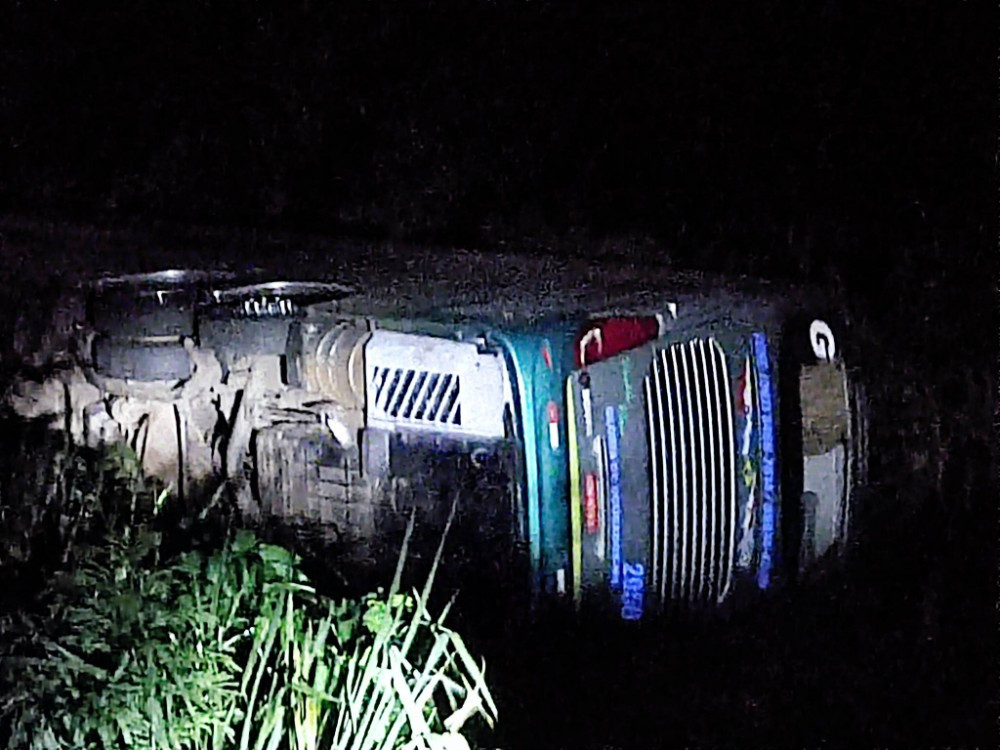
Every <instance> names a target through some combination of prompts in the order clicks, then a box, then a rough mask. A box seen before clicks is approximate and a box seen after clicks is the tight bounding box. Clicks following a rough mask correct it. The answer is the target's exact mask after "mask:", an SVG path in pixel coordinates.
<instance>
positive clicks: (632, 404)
mask: <svg viewBox="0 0 1000 750" xmlns="http://www.w3.org/2000/svg"><path fill="white" fill-rule="evenodd" d="M410 260H411V261H412V259H410ZM519 263H521V261H517V260H516V259H515V260H512V259H511V258H509V257H508V258H504V259H502V260H499V259H494V258H490V257H489V256H480V255H474V254H468V253H467V254H464V255H462V256H461V257H452V256H449V258H448V259H446V260H445V259H442V258H441V257H440V256H437V257H430V256H428V257H427V258H424V259H418V260H417V261H416V262H415V263H412V262H410V263H408V264H407V267H408V269H409V270H408V271H407V273H399V272H398V271H391V272H386V273H385V274H384V278H382V279H381V280H379V279H375V278H373V277H371V276H368V277H366V276H365V272H364V271H358V272H357V278H348V279H347V281H346V282H345V281H344V278H345V277H349V276H350V274H348V273H346V272H345V273H344V274H338V279H337V281H329V280H315V279H309V280H305V281H285V280H274V279H273V278H272V277H261V275H260V274H257V275H255V276H253V277H248V276H247V275H246V274H243V275H233V274H220V273H208V272H201V271H166V272H157V273H149V274H138V275H128V276H114V277H103V278H100V279H97V280H93V281H87V282H84V283H80V284H77V285H76V286H74V287H73V289H71V290H69V291H68V293H67V300H69V301H68V302H66V303H65V304H64V305H63V306H62V307H61V314H60V315H59V316H57V318H56V319H55V321H56V323H55V328H56V329H57V330H55V331H54V332H53V333H52V334H51V335H49V336H47V337H46V338H45V341H46V342H47V346H48V348H49V350H50V351H48V352H47V353H44V354H43V355H42V358H46V361H48V362H50V364H51V363H56V365H57V367H56V368H55V369H54V370H52V369H50V373H51V374H50V375H49V376H48V378H47V379H46V380H42V381H40V382H39V381H32V380H22V381H21V382H19V383H18V384H17V385H16V387H15V388H14V389H13V390H12V391H11V393H10V394H9V395H8V401H9V404H10V405H12V406H13V407H14V409H15V410H16V411H18V412H19V413H21V414H23V415H25V416H39V415H40V414H47V415H50V416H51V417H52V418H53V422H54V423H55V424H58V425H67V426H69V429H70V430H71V431H72V433H73V436H74V439H75V440H78V441H79V442H80V443H86V444H89V445H92V446H97V445H100V444H106V443H110V442H116V441H125V442H128V443H129V444H130V445H131V446H132V447H133V448H135V450H136V452H137V453H138V454H139V455H140V457H141V459H142V462H143V466H144V468H145V470H146V471H147V472H148V473H150V474H152V475H155V476H157V477H160V478H161V479H163V480H165V481H168V482H170V483H171V484H172V486H173V487H174V491H175V494H176V495H177V496H179V497H181V498H185V497H193V496H194V495H195V493H196V491H197V490H198V489H199V488H206V487H216V486H220V485H224V486H225V487H227V488H228V489H229V490H230V491H231V492H232V497H233V498H235V501H236V503H237V505H238V508H239V510H240V512H241V513H242V514H243V515H245V516H246V517H247V518H249V519H253V520H255V521H257V522H265V523H268V522H269V523H277V524H279V525H280V526H282V527H284V528H290V529H295V530H297V531H298V532H299V533H302V534H318V535H319V536H320V537H321V538H322V539H323V540H324V543H325V549H327V550H329V551H331V554H337V555H339V558H338V559H339V560H340V562H339V563H338V564H349V565H353V566H358V567H359V568H365V567H367V568H370V569H384V568H386V567H387V566H388V567H389V568H391V565H392V564H394V562H395V551H396V550H398V544H399V540H400V538H401V536H402V533H403V529H404V528H405V526H406V523H407V520H408V519H409V518H410V517H411V516H414V517H415V519H416V528H417V536H416V537H415V542H414V543H415V545H416V547H417V548H420V547H421V545H423V546H424V547H427V546H428V545H433V543H435V542H436V540H437V538H438V536H439V534H440V532H441V529H442V528H443V526H444V524H445V521H446V519H447V517H448V515H449V511H450V509H451V507H452V504H453V503H455V507H456V508H457V510H456V513H457V515H456V523H457V524H458V526H459V528H460V529H461V531H460V532H459V535H458V536H459V538H460V539H461V540H463V541H462V542H461V544H462V545H464V546H463V547H462V548H463V550H464V551H463V554H462V555H461V557H462V558H463V559H462V560H461V561H460V562H455V563H454V564H455V565H463V566H465V567H466V568H468V570H469V571H470V576H471V578H470V580H472V579H475V576H476V574H478V573H482V572H483V571H491V574H490V575H486V576H485V577H484V578H483V579H482V580H481V581H480V582H479V583H477V584H475V585H477V586H486V587H488V586H490V585H493V583H490V581H493V582H494V583H496V582H497V581H502V582H504V583H503V585H507V586H511V585H515V587H521V588H519V590H522V589H523V591H524V592H525V593H527V594H529V595H530V596H532V597H533V598H534V600H536V601H557V602H560V601H561V602H564V603H565V604H566V606H573V607H576V608H577V609H581V610H585V611H587V610H590V611H598V612H602V613H606V614H607V613H610V614H611V615H613V616H614V617H616V618H617V617H621V618H624V619H628V620H636V619H640V618H643V617H644V616H647V615H649V614H651V613H658V612H663V611H672V610H676V609H683V610H686V611H690V610H706V609H709V610H716V609H720V608H721V609H724V608H727V607H732V606H738V605H739V604H740V603H741V602H743V601H746V600H749V599H752V598H753V597H754V596H758V595H759V594H760V592H762V591H766V590H768V589H770V588H772V587H774V586H775V585H776V584H780V583H781V582H782V581H784V580H788V579H789V578H794V577H795V576H797V575H799V574H800V573H801V572H803V571H806V570H808V569H810V568H811V567H813V566H815V565H822V564H823V561H824V560H825V559H827V558H830V557H833V556H836V555H837V554H838V552H839V551H840V550H843V549H844V546H845V544H846V543H847V540H848V539H849V537H850V534H851V529H852V518H853V516H854V514H855V511H856V508H855V505H854V501H855V498H856V497H857V496H858V490H859V489H860V488H861V487H862V486H863V484H864V482H865V481H866V473H867V468H866V467H867V437H866V436H867V417H866V406H865V398H864V393H863V387H862V383H861V380H860V379H859V377H858V375H857V369H856V367H855V365H856V359H857V355H856V353H855V352H853V351H852V349H851V342H850V329H849V321H848V320H847V319H846V318H845V317H844V315H843V311H842V309H841V308H839V307H838V306H837V305H836V304H834V303H833V302H831V301H830V300H829V299H827V298H825V297H823V296H821V295H820V294H819V293H818V292H817V291H816V290H808V291H805V290H802V289H786V288H778V287H774V286H771V285H768V284H763V283H756V282H754V283H750V282H746V281H740V282H734V281H732V280H725V279H709V278H708V277H705V276H700V275H691V274H677V273H674V272H670V271H663V272H652V271H650V270H649V269H642V270H640V271H636V269H634V268H633V269H632V270H631V273H632V276H631V277H630V276H629V273H630V272H629V270H628V269H625V270H623V271H622V272H620V273H619V272H615V275H614V282H615V283H614V284H610V283H608V281H607V278H608V276H607V274H608V270H607V269H606V268H604V269H602V268H593V267H589V268H582V267H575V266H573V264H571V263H560V262H557V261H552V260H548V261H537V260H530V259H524V260H523V265H519ZM532 263H534V264H536V265H535V266H532V265H531V264H532ZM512 278H514V279H515V281H513V282H512V281H511V279H512ZM498 280H503V281H498ZM484 581H485V582H484ZM512 581H513V583H512ZM522 585H523V586H522ZM486 595H488V592H487V593H486Z"/></svg>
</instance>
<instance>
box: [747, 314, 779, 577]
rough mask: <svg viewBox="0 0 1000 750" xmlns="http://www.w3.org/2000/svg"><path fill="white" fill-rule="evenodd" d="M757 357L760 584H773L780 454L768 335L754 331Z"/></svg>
mask: <svg viewBox="0 0 1000 750" xmlns="http://www.w3.org/2000/svg"><path fill="white" fill-rule="evenodd" d="M753 350H754V359H755V364H756V367H757V386H758V391H759V393H760V446H761V461H760V469H761V471H760V473H761V491H762V495H763V507H762V509H761V554H760V566H759V567H758V569H757V587H758V588H761V589H766V588H767V587H768V586H770V585H771V569H772V567H773V566H774V538H775V529H776V528H777V525H778V515H779V509H778V454H777V447H776V436H775V424H774V383H773V381H772V378H771V360H770V352H769V348H768V343H767V337H766V336H765V335H764V334H763V333H754V334H753Z"/></svg>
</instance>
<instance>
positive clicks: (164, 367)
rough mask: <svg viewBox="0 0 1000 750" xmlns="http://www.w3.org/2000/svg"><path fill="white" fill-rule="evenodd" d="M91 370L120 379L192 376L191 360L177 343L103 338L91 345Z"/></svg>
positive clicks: (144, 380) (155, 379) (172, 378)
mask: <svg viewBox="0 0 1000 750" xmlns="http://www.w3.org/2000/svg"><path fill="white" fill-rule="evenodd" d="M94 369H95V370H96V371H97V372H98V373H99V374H101V375H103V376H105V377H109V378H118V379H120V380H126V379H127V380H138V381H141V382H144V383H148V382H154V381H164V380H166V381H171V380H185V379H187V378H189V377H191V373H192V369H191V357H190V356H189V355H188V352H187V350H186V349H185V348H184V345H183V344H181V343H180V342H176V343H175V342H170V343H149V342H142V341H130V340H122V339H116V338H108V337H102V338H98V339H97V340H96V341H95V342H94Z"/></svg>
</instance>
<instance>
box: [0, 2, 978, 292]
mask: <svg viewBox="0 0 1000 750" xmlns="http://www.w3.org/2000/svg"><path fill="white" fill-rule="evenodd" d="M6 5H7V7H6V10H5V11H3V12H2V15H0V82H2V88H0V122H2V123H3V126H2V134H3V138H2V141H0V155H2V157H0V158H2V160H3V161H2V163H0V200H2V201H3V202H4V203H5V204H6V205H7V207H9V208H12V209H31V210H33V211H35V210H38V209H39V208H45V209H51V210H54V211H59V212H62V213H65V212H72V213H76V214H78V215H81V216H85V217H87V218H88V220H93V218H94V217H95V216H97V215H100V216H104V217H135V216H140V217H144V218H149V217H159V218H172V219H177V220H182V221H191V222H197V223H207V224H220V223H222V224H237V225H241V226H248V225H254V226H256V225H262V226H281V227H286V228H296V229H306V228H308V229H316V230H321V231H324V232H333V233H350V234H353V235H356V236H377V237H393V238H408V239H414V240H418V241H426V240H436V241H441V242H444V243H449V244H479V245H490V244H496V243H497V242H498V241H499V240H505V239H510V240H516V239H518V238H520V237H521V236H524V235H527V236H534V237H537V236H538V235H540V234H543V233H554V234H558V235H565V234H567V233H571V232H575V233H586V234H588V235H591V236H604V235H607V234H609V233H621V232H643V233H648V234H650V235H652V236H654V237H655V238H656V239H658V240H660V241H661V242H662V243H663V244H664V245H666V246H673V247H674V248H675V251H676V252H679V253H684V252H687V253H688V254H691V255H703V254H704V252H705V248H706V247H708V246H713V245H717V244H725V245H726V246H727V247H728V248H732V249H735V250H738V251H739V252H741V253H743V254H748V255H753V256H766V259H768V260H771V261H773V262H774V264H775V265H789V264H793V265H794V264H797V263H798V262H799V260H800V258H802V256H803V254H804V253H805V254H808V255H809V256H810V257H815V258H818V259H822V258H824V257H825V256H826V255H829V254H830V253H831V252H833V251H836V252H837V253H838V254H841V255H845V254H846V256H847V258H848V259H849V260H851V261H853V260H856V259H859V258H862V257H863V258H864V259H865V261H866V263H867V264H868V265H869V266H870V267H871V268H872V270H873V271H875V272H877V273H884V272H885V270H886V268H887V267H888V266H890V265H891V264H892V263H894V262H899V258H898V256H897V255H896V253H897V252H898V249H899V248H902V247H904V246H911V247H912V246H913V245H916V244H920V245H924V244H925V243H927V242H928V241H931V240H938V241H940V242H942V243H943V242H948V241H949V240H951V239H952V238H956V239H957V238H959V237H961V245H962V247H961V248H960V249H958V248H955V247H954V244H956V243H953V242H949V244H952V249H951V251H952V252H955V250H956V249H958V251H959V252H961V253H968V252H969V251H970V250H971V248H970V247H969V244H970V242H971V243H972V244H978V245H979V246H980V248H982V243H983V242H984V239H985V238H984V237H983V236H982V234H981V233H980V232H981V226H980V225H981V224H983V223H984V220H985V219H986V217H992V214H993V210H992V209H993V206H992V205H987V203H986V200H985V195H986V194H987V193H988V188H987V186H988V185H989V180H990V175H991V169H992V164H991V161H992V159H991V156H992V153H993V150H994V146H995V139H994V138H993V134H992V128H991V127H990V126H989V125H988V123H989V124H992V123H993V121H994V119H995V118H994V117H992V116H991V115H993V114H994V109H993V107H992V104H993V100H994V99H995V97H994V96H992V94H993V79H994V78H995V64H994V49H993V45H992V44H991V42H992V41H993V39H992V35H990V34H989V33H988V32H987V29H989V28H992V26H993V25H992V24H990V23H989V22H988V21H989V20H990V19H989V18H988V17H987V16H986V15H984V14H983V13H982V11H983V10H985V8H984V7H982V6H979V5H977V4H976V3H937V2H876V3H865V4H853V3H848V2H837V1H836V0H827V1H826V2H823V3H793V2H783V1H782V0H765V1H764V2H760V3H752V4H746V5H744V4H738V5H734V4H732V3H727V2H718V1H710V2H703V3H694V4H684V3H635V2H630V3H545V2H530V1H529V2H525V1H521V2H512V1H509V0H508V1H502V0H501V1H497V2H487V1H486V0H468V1H464V2H459V1H451V2H447V1H445V2H428V1H424V2H408V3H401V4H400V3H390V2H384V1H379V0H376V1H375V2H343V3H317V2H309V0H304V1H302V2H277V3H267V2H248V3H226V2H213V1H211V0H201V1H200V2H181V3H159V2H128V3H120V2H111V3H61V2H37V3H14V4H11V3H7V4H6ZM970 230H971V234H969V232H970ZM987 234H989V236H990V240H989V241H991V240H992V234H991V233H987ZM696 248H697V249H696ZM890 248H891V249H890Z"/></svg>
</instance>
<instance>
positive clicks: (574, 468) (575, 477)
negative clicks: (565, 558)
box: [566, 376, 583, 607]
mask: <svg viewBox="0 0 1000 750" xmlns="http://www.w3.org/2000/svg"><path fill="white" fill-rule="evenodd" d="M566 423H567V424H566V432H567V442H568V443H569V525H570V558H571V559H570V562H571V564H572V569H573V604H574V606H576V607H579V606H580V578H581V576H582V575H583V518H582V511H581V508H580V503H581V499H580V446H579V444H578V443H577V442H576V396H575V394H574V393H573V378H572V376H570V377H568V378H566Z"/></svg>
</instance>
